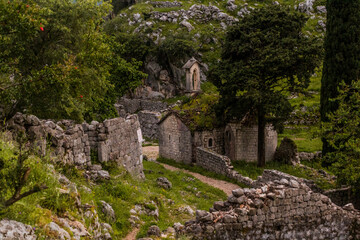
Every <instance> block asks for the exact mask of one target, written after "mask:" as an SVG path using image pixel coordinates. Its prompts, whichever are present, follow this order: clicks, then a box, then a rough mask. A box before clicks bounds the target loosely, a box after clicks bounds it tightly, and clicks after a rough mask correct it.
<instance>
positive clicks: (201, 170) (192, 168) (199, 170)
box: [157, 157, 249, 188]
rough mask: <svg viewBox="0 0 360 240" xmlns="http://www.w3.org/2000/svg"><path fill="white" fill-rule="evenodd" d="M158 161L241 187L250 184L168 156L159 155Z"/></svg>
mask: <svg viewBox="0 0 360 240" xmlns="http://www.w3.org/2000/svg"><path fill="white" fill-rule="evenodd" d="M157 161H158V162H160V163H165V164H168V165H170V166H173V167H176V168H180V169H185V170H188V171H190V172H194V173H199V174H201V175H204V176H206V177H209V178H214V179H218V180H223V181H227V182H231V183H234V184H237V185H239V187H243V188H244V187H249V186H247V185H245V184H243V183H239V182H237V181H236V180H234V179H231V178H228V177H226V176H224V175H221V174H217V173H214V172H210V171H209V170H206V169H204V168H202V167H200V166H197V165H194V164H191V165H189V164H185V163H181V162H176V161H175V160H173V159H168V158H164V157H159V158H158V159H157Z"/></svg>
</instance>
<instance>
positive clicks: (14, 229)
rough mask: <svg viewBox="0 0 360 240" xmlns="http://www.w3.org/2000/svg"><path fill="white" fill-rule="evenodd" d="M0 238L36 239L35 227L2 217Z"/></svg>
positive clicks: (4, 239) (7, 239) (6, 239)
mask: <svg viewBox="0 0 360 240" xmlns="http://www.w3.org/2000/svg"><path fill="white" fill-rule="evenodd" d="M0 239H3V240H13V239H18V240H36V239H37V237H36V235H35V229H34V228H33V227H31V226H29V225H26V224H23V223H20V222H17V221H14V220H8V219H3V220H1V221H0Z"/></svg>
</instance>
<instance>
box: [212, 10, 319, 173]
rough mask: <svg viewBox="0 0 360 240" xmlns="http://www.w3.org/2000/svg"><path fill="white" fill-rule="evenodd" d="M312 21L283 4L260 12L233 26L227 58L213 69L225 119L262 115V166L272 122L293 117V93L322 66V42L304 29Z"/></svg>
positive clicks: (224, 49) (260, 151) (260, 139)
mask: <svg viewBox="0 0 360 240" xmlns="http://www.w3.org/2000/svg"><path fill="white" fill-rule="evenodd" d="M306 20H307V19H306V17H305V16H304V15H302V14H301V13H298V12H294V11H291V10H290V9H288V8H284V7H280V6H268V7H265V8H262V9H258V10H254V11H253V12H252V13H251V14H249V15H247V16H245V17H244V18H243V20H241V21H240V22H239V24H237V25H235V26H234V27H232V28H230V30H229V31H228V33H227V35H226V41H225V44H224V46H223V50H222V56H221V61H220V62H219V64H218V65H217V66H216V67H214V68H213V69H212V70H211V75H210V78H211V80H212V81H213V83H214V84H215V85H216V86H217V87H218V88H219V91H220V95H221V99H220V103H219V110H220V111H219V113H220V115H221V117H222V118H223V119H226V120H233V119H236V118H237V119H238V120H241V118H242V117H243V116H244V115H245V114H247V113H249V112H250V114H257V119H258V125H259V128H258V130H259V131H258V132H259V133H258V138H259V149H258V164H259V166H264V164H265V155H264V154H265V142H264V133H265V126H266V123H268V122H272V123H276V122H277V121H279V120H284V118H285V117H287V116H288V114H289V113H290V111H291V105H290V103H289V101H288V98H287V97H288V95H289V94H290V93H294V92H302V91H304V90H305V88H306V87H307V86H308V84H309V79H310V77H311V75H312V74H313V72H314V70H315V68H316V67H317V66H319V64H320V55H321V41H320V40H319V39H317V38H314V37H311V36H308V35H305V34H304V33H302V28H303V27H304V25H305V23H306Z"/></svg>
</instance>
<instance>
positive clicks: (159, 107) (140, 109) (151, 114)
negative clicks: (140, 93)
mask: <svg viewBox="0 0 360 240" xmlns="http://www.w3.org/2000/svg"><path fill="white" fill-rule="evenodd" d="M168 107H169V106H168V104H167V103H166V102H162V101H154V100H147V99H128V98H122V99H120V100H119V102H118V103H117V105H116V108H117V109H118V112H119V115H120V116H126V115H127V114H134V113H137V114H138V116H139V122H140V126H141V130H142V133H143V136H144V137H145V138H149V139H151V140H156V139H158V138H159V135H158V125H157V124H158V123H159V121H160V119H161V113H162V112H164V111H166V110H167V109H168Z"/></svg>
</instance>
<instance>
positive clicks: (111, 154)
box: [7, 113, 144, 179]
mask: <svg viewBox="0 0 360 240" xmlns="http://www.w3.org/2000/svg"><path fill="white" fill-rule="evenodd" d="M60 125H61V126H60ZM7 128H8V129H9V130H11V131H14V132H17V131H19V129H22V130H24V131H26V133H27V135H28V136H29V137H30V139H31V141H33V143H34V144H35V145H36V146H37V147H38V148H39V149H40V152H41V154H46V150H47V146H48V145H50V147H51V148H52V149H53V150H54V156H53V157H54V159H55V160H57V161H58V162H62V163H64V164H69V165H76V166H78V167H80V168H88V167H90V166H91V161H90V153H91V150H94V151H95V152H98V160H99V161H100V162H107V161H115V162H117V163H118V164H119V165H121V166H123V167H124V168H125V169H126V170H127V171H129V172H130V173H132V174H133V175H135V176H138V177H140V178H142V177H144V174H143V166H142V146H141V144H142V141H143V138H142V133H141V129H140V123H139V121H138V118H137V116H136V115H130V116H128V117H127V118H126V119H124V118H115V119H110V120H105V121H104V122H102V123H99V122H97V121H92V122H91V124H87V123H84V124H82V125H80V124H74V123H73V122H72V121H69V120H62V121H59V122H58V123H57V124H55V123H54V122H53V121H50V120H39V119H38V118H37V117H35V116H32V115H25V114H21V113H17V114H16V115H15V116H14V117H13V118H12V119H10V120H9V121H8V122H7ZM48 139H50V140H49V141H48ZM91 174H92V175H97V176H98V177H99V178H104V179H107V178H108V176H107V175H108V174H106V173H105V172H100V171H98V172H97V173H91ZM95 178H96V177H95Z"/></svg>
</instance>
